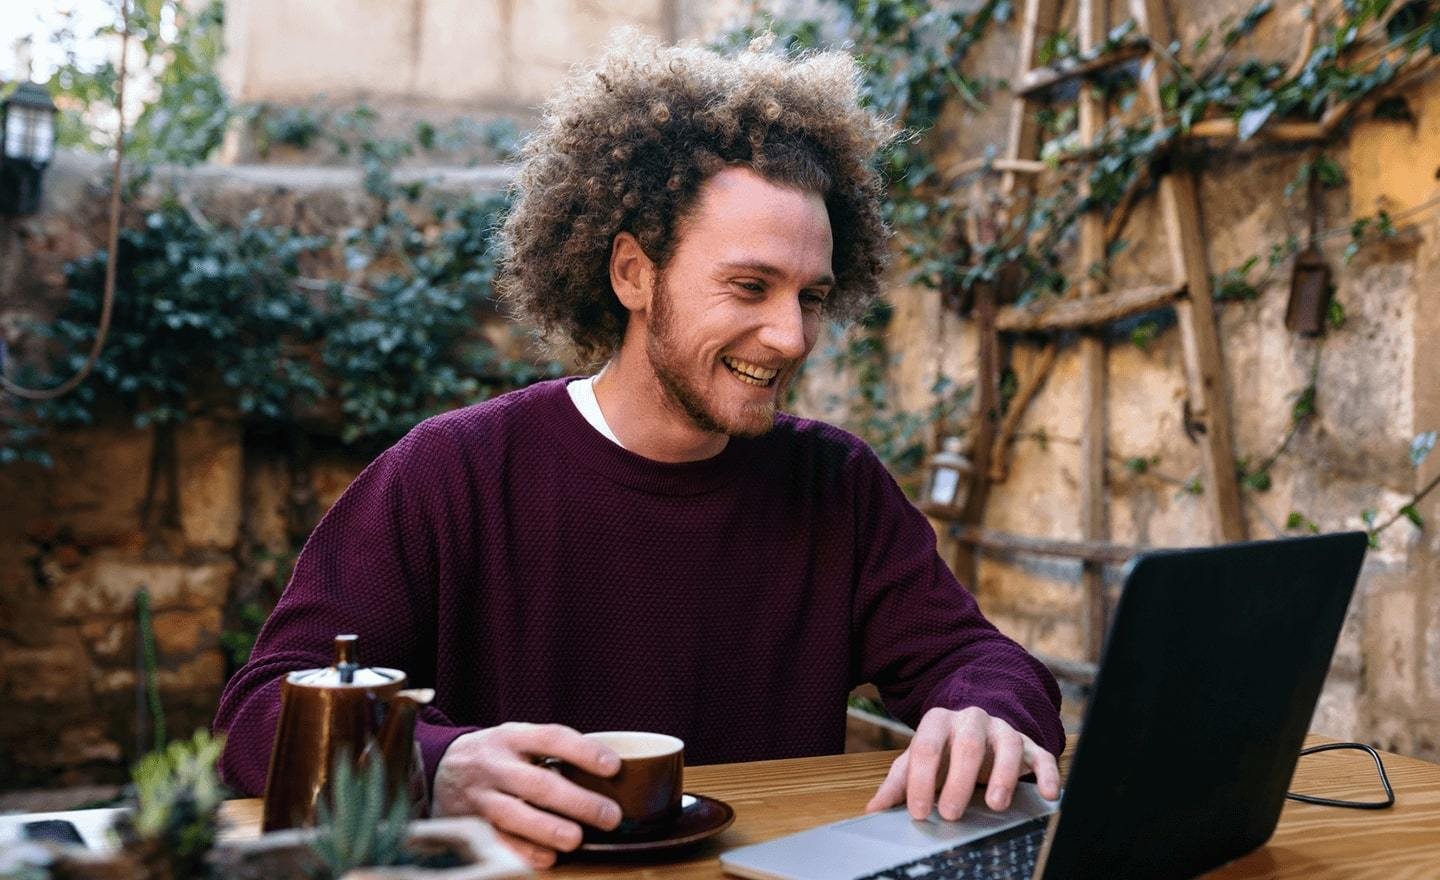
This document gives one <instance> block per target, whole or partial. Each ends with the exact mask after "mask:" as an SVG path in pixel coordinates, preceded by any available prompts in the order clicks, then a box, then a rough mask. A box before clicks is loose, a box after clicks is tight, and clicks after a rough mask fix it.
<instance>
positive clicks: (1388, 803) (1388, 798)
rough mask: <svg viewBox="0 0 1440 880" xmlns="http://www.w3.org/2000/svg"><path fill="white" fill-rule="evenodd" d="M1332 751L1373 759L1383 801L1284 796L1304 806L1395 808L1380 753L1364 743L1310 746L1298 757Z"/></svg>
mask: <svg viewBox="0 0 1440 880" xmlns="http://www.w3.org/2000/svg"><path fill="white" fill-rule="evenodd" d="M1334 749H1359V750H1361V751H1363V752H1365V753H1366V754H1368V755H1369V756H1370V757H1372V758H1374V759H1375V769H1377V770H1379V771H1380V785H1381V786H1383V787H1384V788H1385V800H1383V801H1337V800H1331V799H1330V798H1322V797H1315V796H1313V795H1308V794H1294V793H1292V792H1288V791H1287V792H1286V793H1285V796H1286V797H1287V798H1289V799H1290V800H1292V801H1300V802H1301V803H1306V804H1319V805H1320V806H1322V807H1345V808H1347V809H1351V810H1385V809H1389V808H1390V807H1393V806H1395V789H1393V788H1391V787H1390V777H1388V776H1386V775H1385V763H1384V762H1383V761H1381V760H1380V753H1379V752H1377V751H1375V750H1374V749H1372V748H1371V747H1370V746H1367V745H1365V744H1364V743H1325V744H1324V745H1320V746H1311V747H1310V748H1308V749H1301V750H1300V755H1301V757H1304V756H1305V755H1313V754H1315V753H1316V752H1329V751H1333V750H1334Z"/></svg>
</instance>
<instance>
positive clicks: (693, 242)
mask: <svg viewBox="0 0 1440 880" xmlns="http://www.w3.org/2000/svg"><path fill="white" fill-rule="evenodd" d="M678 237H679V244H678V246H677V247H676V249H675V252H674V254H673V256H672V258H671V260H670V262H669V264H668V265H667V266H666V267H665V271H664V272H663V273H661V275H660V277H659V279H658V280H657V282H656V290H655V294H654V297H653V298H652V303H653V308H652V310H651V314H650V317H649V334H648V338H647V340H646V353H647V355H648V356H649V359H650V364H651V367H652V368H653V370H654V371H655V375H656V377H657V378H658V379H659V380H660V385H661V387H662V388H663V389H664V390H665V393H666V396H667V398H668V402H669V403H670V404H671V405H672V406H674V407H675V408H677V409H678V410H679V411H681V412H683V413H684V414H685V415H687V416H688V417H689V418H690V420H691V421H692V422H693V423H694V424H695V426H696V427H698V428H700V429H701V430H704V431H708V432H712V433H723V434H728V435H731V436H737V437H754V436H758V435H760V434H763V433H765V432H766V431H768V430H770V428H771V427H772V426H773V425H774V423H775V413H776V410H777V406H778V402H779V399H780V395H781V394H782V393H784V390H785V388H786V386H788V385H789V383H790V382H791V380H793V379H794V377H795V374H796V373H797V372H798V371H799V369H800V366H801V364H803V363H804V361H805V356H806V355H808V354H809V353H810V349H811V348H813V347H814V346H815V340H816V338H817V337H818V336H819V334H820V306H821V304H822V303H823V302H824V300H825V297H826V296H827V295H828V294H829V292H830V288H831V286H832V285H833V283H834V280H833V277H832V274H831V267H830V258H831V251H832V242H831V237H830V216H829V213H828V212H827V211H826V209H825V202H824V199H823V198H821V196H820V194H819V193H815V192H806V191H801V190H797V189H792V188H789V187H785V186H780V185H777V184H774V183H771V182H769V181H767V180H766V179H765V178H763V177H761V176H760V175H759V174H756V173H755V172H754V171H751V170H750V169H748V168H728V169H726V170H724V171H721V172H719V173H718V174H716V175H715V176H714V177H712V178H710V179H709V180H708V181H706V182H705V184H704V185H703V186H702V188H701V190H700V197H699V199H698V201H697V204H696V207H695V209H694V210H693V211H692V212H691V214H690V216H689V217H687V218H686V219H685V221H684V222H682V223H681V224H680V228H679V230H678Z"/></svg>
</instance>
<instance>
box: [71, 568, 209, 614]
mask: <svg viewBox="0 0 1440 880" xmlns="http://www.w3.org/2000/svg"><path fill="white" fill-rule="evenodd" d="M234 575H235V563H234V562H230V561H223V562H208V563H202V564H199V565H183V564H181V563H178V562H142V561H138V560H135V559H128V558H123V557H117V556H112V555H109V554H99V555H97V556H96V557H93V558H92V559H90V560H89V561H88V562H87V563H86V564H85V565H84V566H83V567H81V568H80V569H79V570H77V571H75V572H73V573H71V574H69V575H68V576H66V577H65V578H64V579H63V580H61V581H60V582H59V583H57V584H56V586H55V590H54V594H53V595H54V599H53V601H54V609H55V613H56V614H57V615H59V616H60V617H62V618H68V619H74V618H88V617H91V616H93V615H97V614H99V615H113V614H132V613H133V609H134V607H135V595H136V594H137V593H138V592H139V591H140V588H141V587H144V588H146V589H147V590H149V592H150V602H151V608H152V609H154V610H155V611H157V612H158V611H164V610H167V609H172V608H190V609H200V608H210V607H220V606H223V605H224V603H225V599H226V596H227V595H228V593H229V589H230V581H231V578H233V577H234Z"/></svg>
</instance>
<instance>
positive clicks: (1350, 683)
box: [1310, 666, 1361, 740]
mask: <svg viewBox="0 0 1440 880" xmlns="http://www.w3.org/2000/svg"><path fill="white" fill-rule="evenodd" d="M1337 673H1338V671H1337V670H1336V669H1335V668H1334V667H1333V666H1332V667H1331V670H1330V677H1329V678H1327V679H1326V680H1325V689H1324V690H1323V691H1321V692H1320V701H1319V702H1318V703H1317V704H1316V705H1315V714H1314V715H1313V716H1311V719H1310V731H1311V732H1312V733H1323V734H1324V735H1326V736H1333V737H1335V738H1336V739H1343V740H1352V739H1354V738H1355V737H1356V736H1358V735H1359V733H1360V729H1361V720H1360V705H1361V704H1360V681H1359V679H1358V678H1357V677H1355V676H1353V675H1343V674H1337Z"/></svg>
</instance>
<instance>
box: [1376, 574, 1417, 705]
mask: <svg viewBox="0 0 1440 880" xmlns="http://www.w3.org/2000/svg"><path fill="white" fill-rule="evenodd" d="M1366 607H1367V615H1366V616H1367V620H1366V622H1365V654H1366V659H1367V662H1366V669H1365V682H1366V692H1367V694H1368V695H1369V696H1370V697H1371V698H1372V699H1374V700H1375V702H1376V704H1377V705H1379V706H1383V707H1384V708H1385V709H1387V710H1400V709H1404V708H1407V707H1410V706H1413V705H1414V703H1415V699H1416V697H1417V696H1418V689H1419V676H1418V671H1419V670H1418V669H1417V666H1418V660H1419V654H1418V648H1419V645H1418V638H1417V636H1418V629H1419V625H1420V621H1419V618H1418V615H1419V605H1418V602H1417V601H1416V595H1415V593H1414V591H1413V590H1409V589H1404V590H1389V591H1385V592H1382V593H1377V594H1374V595H1371V596H1368V597H1367V602H1366Z"/></svg>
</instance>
